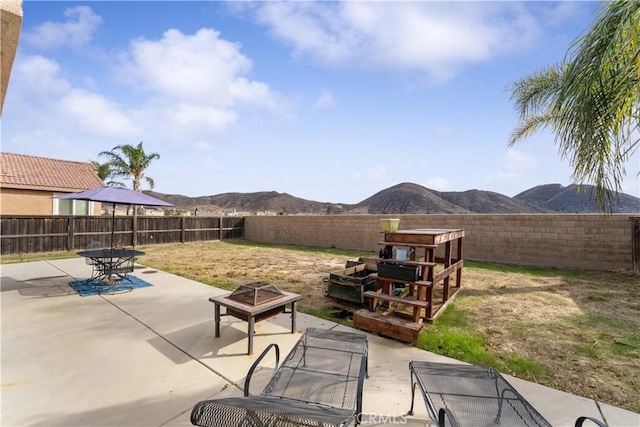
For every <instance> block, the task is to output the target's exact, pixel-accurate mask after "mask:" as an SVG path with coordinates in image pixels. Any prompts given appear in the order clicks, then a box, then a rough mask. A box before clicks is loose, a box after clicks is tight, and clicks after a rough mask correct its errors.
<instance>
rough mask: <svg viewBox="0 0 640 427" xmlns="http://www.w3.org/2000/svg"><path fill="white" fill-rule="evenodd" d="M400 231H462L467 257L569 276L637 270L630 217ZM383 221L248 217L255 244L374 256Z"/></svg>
mask: <svg viewBox="0 0 640 427" xmlns="http://www.w3.org/2000/svg"><path fill="white" fill-rule="evenodd" d="M393 217H394V218H400V227H399V228H400V229H414V228H456V229H458V228H461V229H463V230H465V239H464V258H465V259H468V260H473V261H489V262H499V263H506V264H518V265H531V266H540V267H556V268H570V269H593V270H619V269H627V270H631V269H633V260H632V234H633V233H632V221H631V219H630V217H629V215H598V214H567V215H548V214H546V215H529V214H522V215H394V216H393ZM381 218H389V216H380V215H322V216H320V215H319V216H248V217H245V231H244V235H245V238H246V239H248V240H252V241H256V242H269V243H282V244H293V245H309V246H320V247H332V246H334V247H337V248H342V249H355V250H362V251H372V252H375V251H377V250H378V249H379V248H380V245H379V244H378V243H379V242H380V241H381V240H383V237H382V235H381V233H380V219H381Z"/></svg>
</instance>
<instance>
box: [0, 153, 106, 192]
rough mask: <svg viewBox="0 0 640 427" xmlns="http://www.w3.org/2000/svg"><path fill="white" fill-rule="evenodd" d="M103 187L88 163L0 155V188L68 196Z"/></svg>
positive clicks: (9, 154) (20, 155)
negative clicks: (43, 191) (51, 192)
mask: <svg viewBox="0 0 640 427" xmlns="http://www.w3.org/2000/svg"><path fill="white" fill-rule="evenodd" d="M103 186H104V183H103V182H102V180H101V179H100V178H98V173H97V172H96V170H95V168H94V167H93V165H92V164H91V163H89V162H86V163H84V162H72V161H68V160H58V159H49V158H46V157H35V156H27V155H24V154H13V153H2V152H0V187H5V188H24V189H31V190H50V191H61V192H70V193H71V192H74V191H81V190H86V189H89V188H97V187H103Z"/></svg>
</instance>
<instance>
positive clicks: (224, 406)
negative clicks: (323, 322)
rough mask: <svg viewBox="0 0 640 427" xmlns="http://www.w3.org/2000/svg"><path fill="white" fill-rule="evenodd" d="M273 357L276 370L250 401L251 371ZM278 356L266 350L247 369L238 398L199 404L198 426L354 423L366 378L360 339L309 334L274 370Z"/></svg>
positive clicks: (322, 332)
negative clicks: (266, 358) (266, 357)
mask: <svg viewBox="0 0 640 427" xmlns="http://www.w3.org/2000/svg"><path fill="white" fill-rule="evenodd" d="M271 348H274V349H275V351H276V370H275V372H274V374H273V376H272V377H271V380H270V381H269V383H268V384H267V386H266V387H265V388H264V390H263V391H262V393H261V395H260V396H249V382H250V381H251V375H252V374H253V372H254V370H255V369H256V367H257V366H258V364H259V363H260V361H261V360H262V358H264V356H265V355H266V354H267V353H268V351H269V350H270V349H271ZM279 354H280V350H279V348H278V346H277V345H276V344H271V345H269V346H268V347H267V348H266V349H265V350H264V351H263V352H262V354H261V355H260V356H259V357H258V358H257V359H256V361H255V362H254V363H253V365H252V366H251V369H250V370H249V373H248V375H247V378H246V380H245V387H244V394H245V397H241V398H226V399H214V400H207V401H202V402H199V403H198V404H197V405H196V406H195V407H194V409H193V411H192V413H191V423H192V424H194V425H198V426H208V427H218V426H232V425H233V426H344V425H348V424H349V423H351V422H352V421H354V422H355V424H356V425H357V424H358V423H359V421H360V420H359V417H360V413H361V412H362V390H363V388H364V379H365V377H366V375H367V358H368V341H367V337H366V336H365V335H364V334H357V333H351V332H338V331H330V330H324V329H316V328H308V329H307V330H306V331H305V333H304V334H303V335H302V337H300V339H299V340H298V342H297V343H296V345H295V346H294V348H293V349H292V350H291V352H290V353H289V354H288V355H287V357H286V358H285V360H284V361H283V362H282V364H281V365H280V366H279V367H278V359H279Z"/></svg>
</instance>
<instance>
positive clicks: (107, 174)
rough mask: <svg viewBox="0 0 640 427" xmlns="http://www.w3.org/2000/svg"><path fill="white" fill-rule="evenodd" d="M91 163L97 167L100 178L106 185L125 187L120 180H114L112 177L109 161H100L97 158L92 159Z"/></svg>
mask: <svg viewBox="0 0 640 427" xmlns="http://www.w3.org/2000/svg"><path fill="white" fill-rule="evenodd" d="M91 164H92V165H93V167H94V168H96V172H98V178H100V179H101V180H102V182H104V183H105V185H107V186H108V187H113V186H121V187H124V186H125V185H124V184H123V183H122V182H120V181H114V180H113V179H110V178H111V166H110V165H109V163H100V162H98V161H96V160H91Z"/></svg>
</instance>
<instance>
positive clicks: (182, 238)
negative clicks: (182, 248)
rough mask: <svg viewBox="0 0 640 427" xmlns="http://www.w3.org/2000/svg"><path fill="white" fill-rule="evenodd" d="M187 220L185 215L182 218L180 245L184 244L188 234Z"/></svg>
mask: <svg viewBox="0 0 640 427" xmlns="http://www.w3.org/2000/svg"><path fill="white" fill-rule="evenodd" d="M185 218H186V217H185V216H184V215H183V216H181V217H180V243H184V236H185V233H186V230H185V227H186V226H185Z"/></svg>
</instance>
